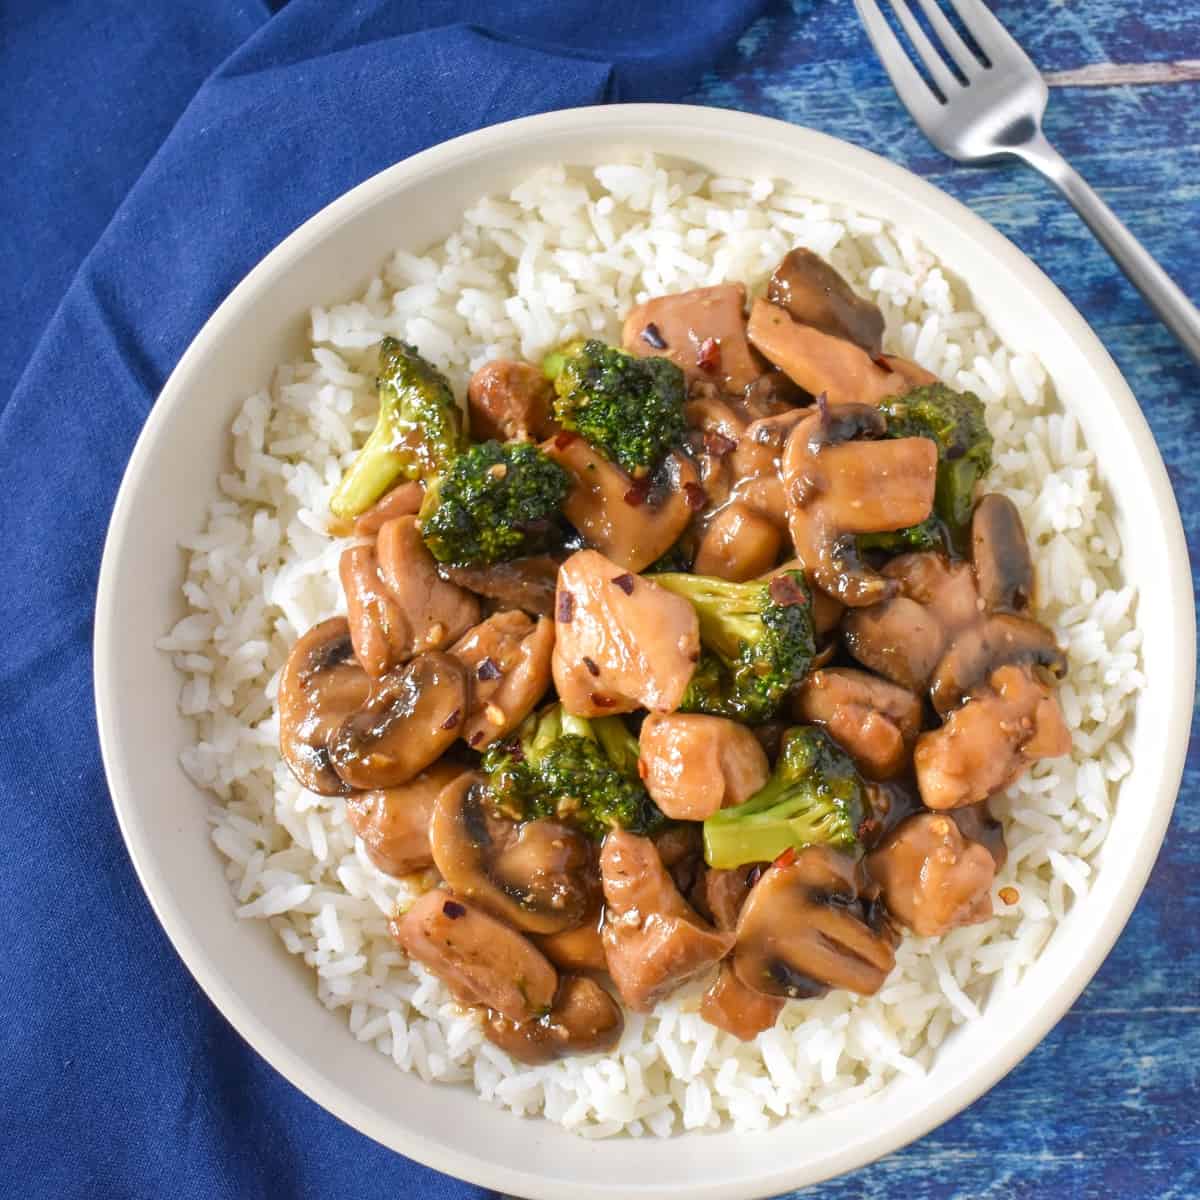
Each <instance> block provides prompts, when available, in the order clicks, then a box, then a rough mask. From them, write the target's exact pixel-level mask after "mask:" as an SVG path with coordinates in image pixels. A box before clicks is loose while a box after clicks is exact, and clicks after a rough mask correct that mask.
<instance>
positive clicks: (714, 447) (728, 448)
mask: <svg viewBox="0 0 1200 1200" xmlns="http://www.w3.org/2000/svg"><path fill="white" fill-rule="evenodd" d="M704 448H705V450H707V451H708V452H709V454H711V455H712V456H713V458H724V457H725V456H726V455H727V454H732V453H733V452H734V451H735V450H736V449H737V442H735V441H734V440H733V438H728V437H726V436H725V435H724V434H723V433H718V432H717V431H716V430H715V429H710V430H708V431H707V432H706V433H705V435H704Z"/></svg>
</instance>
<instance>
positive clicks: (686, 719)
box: [638, 713, 771, 821]
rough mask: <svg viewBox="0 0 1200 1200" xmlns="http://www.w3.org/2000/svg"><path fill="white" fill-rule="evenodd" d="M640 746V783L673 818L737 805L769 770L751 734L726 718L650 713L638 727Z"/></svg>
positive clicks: (698, 815) (696, 816)
mask: <svg viewBox="0 0 1200 1200" xmlns="http://www.w3.org/2000/svg"><path fill="white" fill-rule="evenodd" d="M640 745H641V755H640V757H639V759H638V773H639V774H640V775H641V777H642V782H643V783H644V784H645V785H646V790H647V791H648V792H649V793H650V798H651V799H652V800H653V801H654V803H655V804H657V805H658V807H659V808H660V809H662V811H663V813H664V814H665V815H666V816H668V817H670V818H671V819H672V820H676V821H703V820H704V819H705V818H706V817H711V816H712V814H713V813H715V812H717V811H718V810H719V809H721V808H728V807H730V806H731V805H734V804H741V803H742V801H743V800H748V799H749V798H750V797H751V796H752V795H754V793H755V792H757V791H758V789H759V788H760V787H762V785H763V784H764V783H766V782H767V777H768V776H769V775H770V773H771V770H770V767H769V765H768V764H767V756H766V755H765V754H764V753H763V749H762V747H761V746H760V745H759V744H758V739H757V738H756V737H755V736H754V734H753V733H752V732H751V731H750V730H749V729H748V728H746V726H744V725H739V724H738V723H737V722H736V721H728V720H726V719H725V718H724V717H706V716H700V715H698V714H695V713H672V714H670V715H662V714H653V713H652V714H651V715H650V716H648V717H647V718H646V720H645V722H644V724H643V725H642V732H641V738H640Z"/></svg>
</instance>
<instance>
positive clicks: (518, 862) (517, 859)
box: [429, 772, 596, 933]
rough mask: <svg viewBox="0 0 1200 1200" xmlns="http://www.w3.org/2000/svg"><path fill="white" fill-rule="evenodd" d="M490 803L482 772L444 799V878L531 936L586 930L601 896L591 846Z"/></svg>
mask: <svg viewBox="0 0 1200 1200" xmlns="http://www.w3.org/2000/svg"><path fill="white" fill-rule="evenodd" d="M487 800H488V795H487V785H486V784H485V783H484V781H483V778H482V776H480V775H478V774H475V773H474V772H472V773H470V774H467V775H464V776H463V777H462V778H460V779H458V780H456V781H455V782H454V783H452V784H451V785H450V786H449V787H447V788H445V789H444V790H443V791H442V792H441V793H439V795H438V798H437V800H436V802H435V803H434V806H433V819H432V821H431V822H430V826H429V840H430V846H431V848H432V851H433V861H434V864H435V865H436V866H437V869H438V870H439V871H440V872H441V874H442V878H443V879H445V880H446V882H447V883H448V884H449V885H450V886H451V887H452V888H453V889H454V890H455V892H457V893H458V894H459V895H462V896H467V897H469V898H470V899H472V900H474V901H475V902H476V903H477V904H479V905H480V906H481V907H483V908H486V909H487V910H488V911H489V912H491V913H494V914H495V915H496V916H498V917H501V918H502V919H503V920H505V921H508V922H509V923H510V924H512V925H514V926H516V927H517V928H518V929H523V930H525V931H526V932H528V933H558V932H560V931H561V930H564V929H572V928H574V927H576V926H578V925H580V924H582V922H583V920H584V918H585V917H586V915H587V913H588V910H589V909H590V908H591V907H592V903H593V898H594V895H595V889H596V884H595V881H594V880H595V866H594V863H593V861H592V850H591V845H590V843H589V842H588V840H587V838H585V837H584V836H583V835H582V834H581V833H580V832H579V831H578V830H576V829H572V828H571V827H570V826H567V825H563V824H561V823H560V822H558V821H549V820H537V821H524V822H517V821H510V820H508V819H507V818H504V817H500V816H498V815H496V814H494V813H493V812H492V811H490V808H489V805H488V803H487Z"/></svg>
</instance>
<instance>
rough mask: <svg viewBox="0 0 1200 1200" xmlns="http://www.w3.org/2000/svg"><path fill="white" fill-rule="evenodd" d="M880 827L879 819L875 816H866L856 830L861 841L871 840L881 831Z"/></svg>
mask: <svg viewBox="0 0 1200 1200" xmlns="http://www.w3.org/2000/svg"><path fill="white" fill-rule="evenodd" d="M879 829H880V825H879V821H878V820H877V819H876V818H875V817H864V818H863V820H862V821H861V822H860V823H859V826H858V829H857V830H856V831H855V832H856V833H857V834H858V840H859V841H860V842H869V841H870V840H871V839H872V838H873V837H874V836H875V835H876V834H877V833H878V832H879Z"/></svg>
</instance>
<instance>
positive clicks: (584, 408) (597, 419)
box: [542, 340, 687, 478]
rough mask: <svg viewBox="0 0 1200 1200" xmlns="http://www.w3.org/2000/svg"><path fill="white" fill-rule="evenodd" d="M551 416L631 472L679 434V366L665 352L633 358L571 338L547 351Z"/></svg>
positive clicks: (645, 466)
mask: <svg viewBox="0 0 1200 1200" xmlns="http://www.w3.org/2000/svg"><path fill="white" fill-rule="evenodd" d="M542 369H543V371H544V372H545V374H546V377H547V378H548V379H551V380H553V381H554V391H555V394H556V399H555V401H554V416H555V418H556V419H557V420H558V422H559V424H560V425H562V427H563V428H564V429H569V430H572V431H573V432H575V433H578V434H579V435H580V436H581V437H583V438H584V439H586V440H587V441H588V442H589V443H591V445H593V446H595V447H596V449H597V450H599V451H600V452H601V453H602V454H603V455H605V457H606V458H609V459H611V460H612V461H613V462H615V463H616V464H617V466H619V467H621V468H622V469H623V470H625V471H627V472H628V473H629V474H630V475H632V476H634V477H635V478H641V477H643V476H645V475H647V474H649V473H650V472H651V471H652V470H654V468H655V467H656V466H658V464H659V463H660V462H661V461H662V459H663V458H664V457H665V455H666V454H667V452H668V451H669V450H670V449H671V448H672V447H674V446H675V445H677V444H678V443H679V441H680V439H681V438H682V437H683V432H684V419H683V403H684V400H685V399H686V392H687V389H686V387H685V386H684V377H683V372H682V371H681V370H680V369H679V368H678V367H677V366H676V365H675V364H674V363H673V362H670V361H669V360H668V359H665V358H635V357H634V356H633V355H632V354H626V353H624V352H623V351H621V350H618V349H616V348H615V347H613V346H606V345H605V344H604V343H603V342H598V341H594V340H593V341H587V342H573V343H571V344H570V345H569V346H565V347H563V348H562V349H561V350H559V351H557V352H555V353H554V354H551V355H549V356H547V358H546V359H545V361H544V362H543V364H542Z"/></svg>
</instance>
